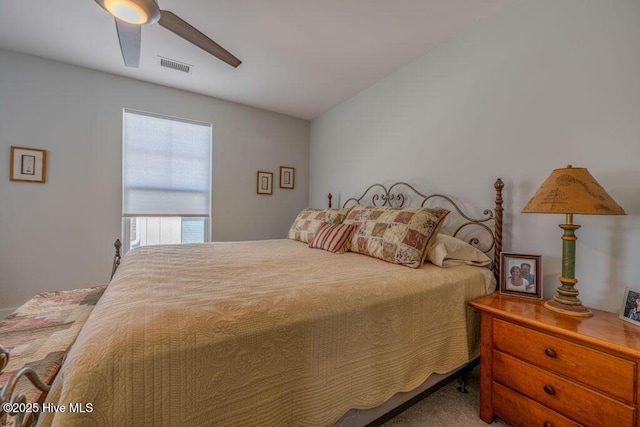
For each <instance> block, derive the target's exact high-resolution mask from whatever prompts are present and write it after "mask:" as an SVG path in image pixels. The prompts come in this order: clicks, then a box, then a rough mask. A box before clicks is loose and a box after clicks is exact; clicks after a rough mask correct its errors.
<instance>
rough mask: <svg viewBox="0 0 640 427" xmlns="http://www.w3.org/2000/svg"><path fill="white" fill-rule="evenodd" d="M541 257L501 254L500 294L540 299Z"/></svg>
mask: <svg viewBox="0 0 640 427" xmlns="http://www.w3.org/2000/svg"><path fill="white" fill-rule="evenodd" d="M541 270H542V257H541V256H540V255H524V254H513V253H503V254H502V257H501V260H500V271H501V277H500V293H503V294H510V295H519V296H523V297H529V298H538V299H542V273H541Z"/></svg>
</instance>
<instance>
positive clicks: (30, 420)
mask: <svg viewBox="0 0 640 427" xmlns="http://www.w3.org/2000/svg"><path fill="white" fill-rule="evenodd" d="M8 364H9V351H8V350H7V349H6V348H4V347H3V346H1V345H0V373H1V372H2V371H3V370H4V368H5V367H6V366H7V365H8ZM22 377H26V378H27V379H28V380H29V381H31V384H32V385H33V386H34V387H36V388H37V389H38V390H40V391H43V392H45V393H47V392H48V391H49V390H50V389H51V386H49V385H47V384H45V383H44V382H42V380H41V379H40V377H38V374H37V373H36V371H34V370H33V369H32V368H28V367H26V366H24V367H22V368H21V369H19V370H18V371H16V372H14V373H13V374H12V375H11V377H9V379H8V380H7V382H6V383H4V384H0V387H1V388H0V405H2V408H1V409H0V414H1V415H0V424H2V425H5V422H6V418H7V416H12V417H13V424H12V425H13V426H14V427H26V426H30V425H32V424H35V423H36V421H37V420H38V415H39V412H38V411H34V412H26V411H25V410H22V411H13V410H7V408H5V405H6V404H10V405H11V406H15V407H17V408H20V405H26V404H27V403H34V402H27V398H26V396H25V395H24V393H19V394H16V395H14V390H15V388H16V384H18V381H19V380H20V379H21V378H22ZM14 409H15V408H14Z"/></svg>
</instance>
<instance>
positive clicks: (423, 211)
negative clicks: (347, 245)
mask: <svg viewBox="0 0 640 427" xmlns="http://www.w3.org/2000/svg"><path fill="white" fill-rule="evenodd" d="M448 213H449V211H448V210H447V209H443V208H424V207H422V208H395V207H373V206H356V207H354V208H353V209H351V211H350V212H349V214H348V216H347V218H346V219H345V221H344V223H345V224H354V225H357V226H358V228H357V230H356V231H355V232H354V234H353V237H352V238H351V251H352V252H358V253H361V254H364V255H369V256H372V257H375V258H379V259H382V260H384V261H388V262H391V263H395V264H401V265H406V266H407V267H412V268H418V267H420V266H421V265H422V263H423V261H424V258H425V256H426V253H427V249H428V248H429V246H430V243H432V240H433V237H434V236H435V235H437V233H438V231H439V230H440V228H441V227H442V223H443V221H444V218H445V217H446V216H447V214H448Z"/></svg>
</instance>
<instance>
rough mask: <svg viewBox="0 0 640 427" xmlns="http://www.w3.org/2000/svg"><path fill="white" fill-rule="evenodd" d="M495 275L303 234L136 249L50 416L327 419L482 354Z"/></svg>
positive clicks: (116, 422) (153, 420) (93, 320)
mask: <svg viewBox="0 0 640 427" xmlns="http://www.w3.org/2000/svg"><path fill="white" fill-rule="evenodd" d="M485 274H489V275H490V273H488V270H486V269H483V268H478V267H472V266H458V267H454V268H446V269H445V268H440V267H436V266H433V265H430V264H427V265H425V266H423V267H422V268H420V269H411V268H406V267H402V266H397V265H393V264H389V263H386V262H384V261H381V260H377V259H373V258H369V257H366V256H364V255H359V254H354V253H346V254H342V255H336V254H332V253H329V252H325V251H322V250H319V249H309V248H308V247H307V245H306V244H303V243H300V242H296V241H292V240H267V241H256V242H228V243H210V244H200V245H188V246H179V245H178V246H157V247H147V248H140V249H135V250H133V251H131V252H130V253H129V254H127V256H126V257H125V258H124V259H123V263H122V265H121V266H120V268H119V270H118V272H117V274H116V275H115V276H114V278H113V280H112V282H111V284H110V285H109V287H108V288H107V291H106V292H105V294H104V295H103V297H102V299H101V300H100V301H99V302H98V304H97V306H96V307H95V309H94V310H93V312H92V314H91V316H90V317H89V319H88V320H87V322H86V324H85V326H84V328H83V330H82V331H81V333H80V335H79V336H78V338H77V341H76V343H75V344H74V346H73V347H72V348H71V350H70V352H69V354H68V356H67V359H66V362H65V363H64V365H63V367H62V369H61V371H60V373H59V375H58V376H57V378H56V380H55V381H54V385H53V389H52V391H51V393H50V394H49V397H48V402H51V403H55V404H56V405H65V406H66V408H67V410H66V412H64V413H43V414H41V419H40V424H42V425H49V424H52V425H56V426H65V427H66V426H85V425H99V426H125V425H127V426H143V425H148V426H150V425H153V426H170V425H171V426H173V425H179V424H180V425H199V426H200V425H215V426H222V425H232V426H241V425H242V426H244V425H260V426H284V425H286V426H295V425H300V426H303V425H304V426H310V425H313V426H318V425H331V424H332V423H334V422H335V421H336V420H337V419H338V418H340V417H341V416H342V415H343V414H344V413H345V412H346V411H347V410H348V409H350V408H352V407H357V408H367V407H372V406H376V405H378V404H381V403H382V402H384V401H385V400H386V399H388V398H389V397H390V396H391V395H393V394H394V393H396V392H398V391H407V390H410V389H412V388H414V387H416V386H418V385H419V384H420V383H422V382H423V381H424V380H425V378H427V377H428V376H429V375H430V374H431V373H433V372H438V373H444V372H448V371H450V370H452V369H454V368H457V367H459V366H461V365H463V364H465V363H466V362H467V361H469V360H470V359H471V358H473V357H475V356H476V355H477V354H478V353H479V344H478V326H479V319H478V318H477V315H476V314H475V312H474V311H473V310H472V309H471V308H468V307H467V306H466V302H467V301H469V300H471V299H473V298H476V297H478V296H481V295H484V294H485V293H487V287H489V286H490V285H487V280H485ZM467 320H470V323H469V324H468V323H467ZM75 403H85V404H86V403H91V405H92V411H91V412H85V413H77V412H76V413H72V412H70V411H69V404H75Z"/></svg>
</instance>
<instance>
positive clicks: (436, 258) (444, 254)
mask: <svg viewBox="0 0 640 427" xmlns="http://www.w3.org/2000/svg"><path fill="white" fill-rule="evenodd" d="M427 260H428V261H430V262H431V263H432V264H435V265H437V266H439V267H451V266H454V265H460V264H468V265H476V266H479V267H485V266H487V265H489V264H491V258H489V257H488V256H487V255H485V254H484V252H482V251H481V250H480V249H478V248H475V247H473V246H471V245H470V244H468V243H467V242H464V241H462V240H460V239H458V238H456V237H452V236H448V235H446V234H442V233H440V234H438V235H437V236H436V239H435V242H434V244H433V245H432V246H431V247H430V248H429V250H428V251H427Z"/></svg>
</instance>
